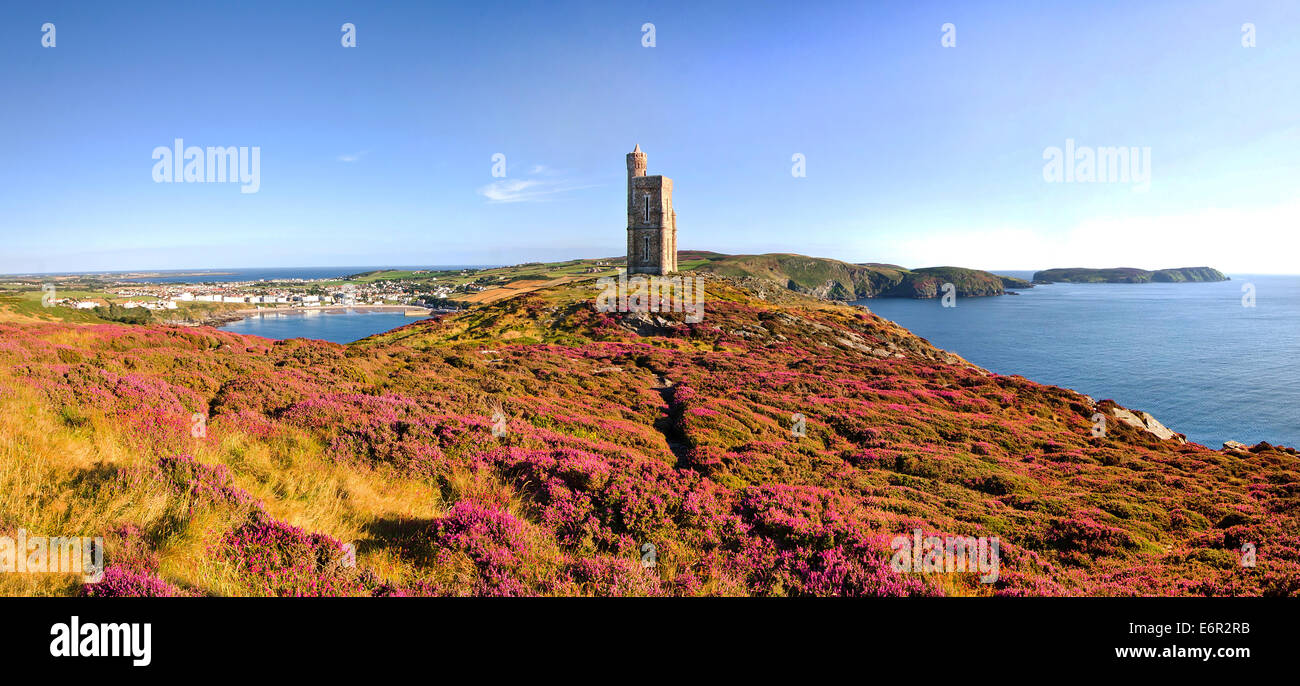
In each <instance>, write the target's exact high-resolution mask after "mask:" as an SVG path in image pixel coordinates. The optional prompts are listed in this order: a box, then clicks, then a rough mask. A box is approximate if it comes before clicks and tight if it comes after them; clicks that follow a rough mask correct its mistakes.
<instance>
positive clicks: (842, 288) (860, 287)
mask: <svg viewBox="0 0 1300 686" xmlns="http://www.w3.org/2000/svg"><path fill="white" fill-rule="evenodd" d="M694 269H695V270H696V271H700V272H708V273H712V274H719V275H722V276H733V277H751V278H760V279H767V280H769V281H775V282H777V283H781V284H784V285H785V286H786V287H787V288H789V289H791V290H794V291H798V292H800V293H805V294H808V295H813V296H816V297H819V298H825V299H828V300H841V301H851V300H861V299H864V298H937V297H940V296H941V295H943V293H942V287H943V284H944V283H952V284H953V286H954V289H955V291H956V295H958V296H960V297H977V296H992V295H1002V294H1004V293H1006V292H1007V289H1017V288H1032V287H1033V284H1031V283H1029V282H1028V281H1025V280H1023V279H1016V278H1012V277H1005V276H998V275H996V274H991V273H989V272H986V271H981V270H978V269H967V268H963V267H925V268H921V269H906V268H904V267H900V266H898V265H894V264H880V263H875V262H868V263H862V264H854V263H849V262H841V261H839V260H833V259H829V258H825V257H808V256H806V255H795V254H791V253H768V254H764V255H718V256H716V257H711V258H708V259H706V260H705V261H704V262H702V263H701V264H699V265H698V266H696V267H694Z"/></svg>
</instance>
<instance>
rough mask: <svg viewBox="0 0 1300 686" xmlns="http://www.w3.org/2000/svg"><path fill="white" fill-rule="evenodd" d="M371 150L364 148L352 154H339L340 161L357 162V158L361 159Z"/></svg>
mask: <svg viewBox="0 0 1300 686" xmlns="http://www.w3.org/2000/svg"><path fill="white" fill-rule="evenodd" d="M369 152H370V151H369V150H362V151H361V152H354V153H351V154H346V155H339V156H338V161H340V162H356V161H357V160H360V159H361V158H362V157H365V156H366V155H367V154H368V153H369Z"/></svg>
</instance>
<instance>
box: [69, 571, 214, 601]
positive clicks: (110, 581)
mask: <svg viewBox="0 0 1300 686" xmlns="http://www.w3.org/2000/svg"><path fill="white" fill-rule="evenodd" d="M81 594H82V595H83V596H88V597H93V598H174V597H179V596H187V595H190V593H187V592H185V591H182V590H181V589H179V588H177V587H175V586H173V585H171V584H169V583H167V582H166V581H163V580H162V579H160V578H158V577H156V576H154V575H153V574H150V573H149V572H144V571H138V570H132V569H130V568H127V567H122V566H118V565H108V566H107V567H106V568H105V569H104V577H103V578H102V579H101V580H100V581H99V582H98V583H93V584H85V585H83V586H82V589H81Z"/></svg>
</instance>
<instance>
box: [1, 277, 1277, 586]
mask: <svg viewBox="0 0 1300 686" xmlns="http://www.w3.org/2000/svg"><path fill="white" fill-rule="evenodd" d="M706 279H707V283H708V288H707V291H708V300H707V303H706V313H705V317H704V320H703V321H702V322H699V323H696V324H687V323H685V322H684V321H683V319H682V317H681V315H679V314H672V313H663V314H652V313H624V314H619V313H602V312H597V311H596V310H595V309H594V307H593V305H592V302H593V296H594V294H595V290H594V289H592V288H591V287H590V286H591V284H590V283H587V284H583V283H570V284H564V285H561V286H557V287H553V288H546V289H542V290H538V291H535V292H532V293H527V294H524V295H520V296H517V297H513V298H510V299H508V300H504V301H501V302H497V303H493V304H489V305H480V306H476V307H474V308H472V309H471V310H469V311H467V312H463V313H460V314H456V315H451V316H446V317H442V318H440V319H436V320H425V321H420V322H416V323H413V324H411V325H408V326H406V327H403V328H402V329H399V330H397V331H394V332H391V333H389V334H385V335H381V336H376V337H373V338H371V339H367V340H365V341H362V342H360V343H357V344H353V345H351V346H340V345H334V344H330V343H324V342H318V341H304V340H292V341H283V342H271V341H268V340H265V339H260V338H255V337H247V336H238V335H234V334H229V333H225V332H221V331H217V330H213V329H206V328H197V329H179V328H166V327H157V326H151V327H127V326H110V325H98V326H85V325H76V324H69V323H35V324H33V323H22V324H0V532H4V533H6V534H9V535H13V533H14V532H15V531H16V530H17V529H18V528H20V527H21V528H24V529H26V530H27V531H28V532H32V533H42V534H48V535H69V536H70V535H79V534H80V535H103V536H105V537H106V539H107V562H108V572H107V575H106V578H105V581H104V582H103V583H101V584H98V585H94V586H88V587H83V586H81V585H80V582H79V581H78V580H77V578H76V577H74V576H70V575H55V574H44V575H20V574H0V592H3V593H7V594H53V595H66V594H77V593H89V594H93V595H217V594H219V595H299V594H307V595H317V594H328V595H403V594H413V595H465V594H479V595H532V594H538V595H661V594H666V595H710V594H716V595H939V594H942V595H987V594H1003V595H1024V594H1030V595H1034V594H1104V595H1127V594H1191V595H1201V594H1215V595H1219V594H1225V595H1233V594H1244V595H1254V594H1274V595H1287V594H1295V593H1296V592H1297V591H1298V590H1300V537H1297V535H1296V534H1295V532H1296V530H1297V525H1298V524H1300V522H1298V521H1297V512H1300V508H1297V504H1298V502H1297V499H1298V498H1300V495H1298V494H1300V490H1298V489H1297V484H1298V483H1300V459H1298V458H1297V456H1296V454H1295V452H1294V451H1292V450H1289V449H1281V448H1275V447H1272V446H1268V445H1265V444H1261V445H1259V446H1256V447H1255V448H1252V449H1250V450H1233V451H1226V452H1225V451H1217V450H1210V449H1208V448H1205V447H1203V446H1199V445H1195V444H1183V443H1180V442H1179V441H1177V440H1172V439H1171V440H1160V439H1159V438H1157V437H1155V436H1154V435H1153V434H1152V433H1150V432H1148V431H1146V430H1143V429H1140V428H1135V427H1133V426H1130V425H1129V424H1126V423H1125V422H1123V421H1119V420H1118V417H1119V416H1120V414H1121V413H1120V411H1119V409H1118V408H1117V407H1116V406H1115V405H1114V403H1111V402H1109V401H1102V402H1101V403H1098V404H1094V403H1093V402H1092V401H1091V400H1090V399H1088V398H1086V397H1084V396H1081V395H1079V394H1077V393H1074V392H1072V391H1069V390H1065V389H1061V388H1056V387H1052V386H1043V385H1039V384H1035V383H1032V382H1029V381H1026V380H1025V379H1023V378H1020V377H1004V376H998V375H995V374H990V373H988V372H987V371H984V370H981V369H979V368H976V367H973V366H971V365H970V364H968V363H966V362H965V361H963V360H961V359H960V358H958V357H956V356H954V355H951V354H949V353H946V352H944V351H941V350H938V349H936V348H934V347H933V346H931V345H929V344H928V343H926V342H925V341H924V340H922V339H920V338H917V337H916V336H913V335H912V334H910V333H908V332H907V331H905V330H903V329H902V328H900V327H898V326H897V325H894V324H892V323H890V322H887V321H884V320H881V319H879V318H877V317H875V316H873V315H871V314H870V313H868V312H866V311H865V310H863V309H861V308H852V307H847V306H839V305H834V304H831V303H828V302H825V301H821V300H814V299H811V298H806V297H802V296H799V295H797V294H794V293H791V292H789V291H784V290H781V291H776V292H766V297H764V298H759V297H756V296H755V295H754V293H753V292H751V291H749V290H748V289H745V288H742V287H740V286H739V285H737V284H738V282H736V281H731V280H725V279H721V278H719V277H715V276H707V277H706ZM742 282H743V280H742ZM769 290H770V289H769ZM1095 413H1104V414H1106V415H1107V416H1110V417H1112V418H1115V419H1116V421H1112V422H1110V423H1109V424H1108V425H1107V426H1108V427H1109V428H1108V430H1107V431H1106V432H1105V434H1104V435H1103V436H1101V437H1095V436H1093V434H1092V429H1093V426H1094V422H1093V420H1092V417H1093V415H1094V414H1095ZM196 414H197V415H199V417H200V418H205V419H204V420H203V421H202V422H196V420H195V418H194V415H196ZM796 414H798V415H802V417H803V418H804V420H805V423H806V424H805V428H806V431H805V432H804V433H803V435H796V433H795V432H792V430H791V428H792V426H793V415H796ZM198 426H201V430H198V429H196V427H198ZM1175 428H1176V427H1175ZM914 529H921V530H922V531H923V532H925V534H926V535H940V536H943V535H970V536H996V537H998V538H999V539H1000V541H1001V571H1000V576H999V578H998V580H997V582H996V583H993V584H983V583H980V582H979V580H978V579H977V577H976V575H975V574H971V573H960V572H958V573H951V574H939V573H930V574H918V573H910V572H898V571H895V570H894V569H893V568H892V567H891V566H890V565H889V559H890V540H891V539H892V538H893V537H895V536H899V535H910V534H911V532H912V531H913V530H914ZM344 543H350V544H354V546H355V551H356V563H355V565H350V564H348V562H347V560H348V556H347V553H346V550H345V548H344ZM1244 543H1252V544H1255V545H1257V547H1258V565H1257V566H1255V567H1243V566H1241V565H1240V564H1239V563H1238V556H1239V552H1238V551H1239V550H1240V549H1241V546H1242V545H1243V544H1244ZM648 545H649V546H653V547H654V551H655V564H654V565H653V566H650V567H646V566H643V564H642V560H643V559H644V558H643V555H644V554H645V551H646V550H649V548H647V547H646V546H648Z"/></svg>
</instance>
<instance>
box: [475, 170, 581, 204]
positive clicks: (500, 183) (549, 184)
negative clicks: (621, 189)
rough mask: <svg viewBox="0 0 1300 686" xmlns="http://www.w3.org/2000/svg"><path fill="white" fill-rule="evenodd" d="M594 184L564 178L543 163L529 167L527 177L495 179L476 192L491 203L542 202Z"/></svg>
mask: <svg viewBox="0 0 1300 686" xmlns="http://www.w3.org/2000/svg"><path fill="white" fill-rule="evenodd" d="M596 185H598V184H580V183H577V182H575V181H572V180H569V179H565V178H563V177H562V175H560V174H559V173H558V172H556V171H555V170H552V169H551V168H549V167H547V166H546V165H544V164H534V165H533V166H532V167H530V168H529V170H528V175H527V178H522V179H518V178H517V179H497V180H496V181H493V182H492V183H489V184H488V185H486V186H482V187H480V188H479V189H478V194H479V195H481V196H483V197H485V198H487V199H488V202H492V203H512V202H543V201H546V200H551V199H552V198H553V197H554V196H556V195H559V194H561V193H567V192H569V191H576V190H581V189H583V188H594V187H595V186H596Z"/></svg>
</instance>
